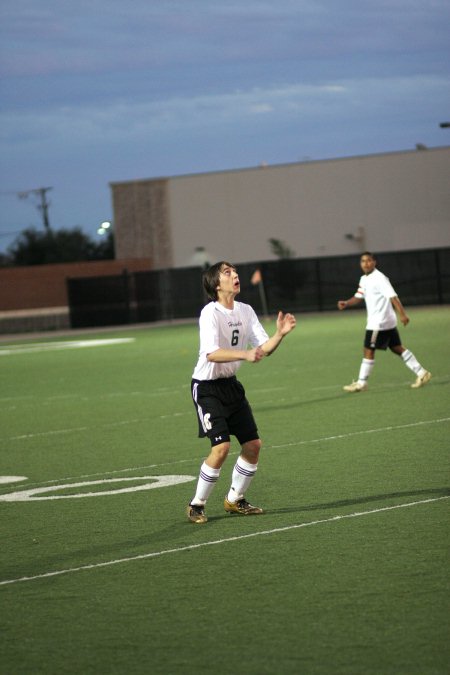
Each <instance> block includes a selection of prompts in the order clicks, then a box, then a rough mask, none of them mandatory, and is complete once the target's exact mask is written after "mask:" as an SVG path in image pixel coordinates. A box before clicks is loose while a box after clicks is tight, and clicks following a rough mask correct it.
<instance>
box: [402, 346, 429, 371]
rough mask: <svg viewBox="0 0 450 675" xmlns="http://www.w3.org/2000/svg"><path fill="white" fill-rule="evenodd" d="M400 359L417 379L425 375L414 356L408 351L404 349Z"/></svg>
mask: <svg viewBox="0 0 450 675" xmlns="http://www.w3.org/2000/svg"><path fill="white" fill-rule="evenodd" d="M401 357H402V359H403V363H404V364H405V366H408V368H409V369H410V370H412V371H413V373H415V374H416V375H418V376H419V377H422V375H423V374H424V373H425V368H423V367H422V366H421V365H420V363H419V362H418V360H417V359H416V357H415V356H414V354H413V353H412V352H410V351H409V349H406V350H405V351H404V352H402V355H401Z"/></svg>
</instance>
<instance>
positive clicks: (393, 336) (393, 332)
mask: <svg viewBox="0 0 450 675" xmlns="http://www.w3.org/2000/svg"><path fill="white" fill-rule="evenodd" d="M401 344H402V341H401V340H400V335H399V333H398V330H397V329H396V328H390V329H389V330H366V335H365V338H364V347H366V349H387V348H388V347H389V349H392V348H393V347H398V346H399V345H401Z"/></svg>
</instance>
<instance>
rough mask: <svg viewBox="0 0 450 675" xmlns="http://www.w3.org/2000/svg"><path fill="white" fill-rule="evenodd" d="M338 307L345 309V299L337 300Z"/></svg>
mask: <svg viewBox="0 0 450 675" xmlns="http://www.w3.org/2000/svg"><path fill="white" fill-rule="evenodd" d="M337 306H338V309H345V308H346V307H347V301H346V300H338V304H337Z"/></svg>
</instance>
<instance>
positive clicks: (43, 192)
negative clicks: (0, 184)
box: [0, 187, 53, 230]
mask: <svg viewBox="0 0 450 675" xmlns="http://www.w3.org/2000/svg"><path fill="white" fill-rule="evenodd" d="M49 190H53V188H51V187H40V188H33V189H31V190H6V191H5V190H2V191H1V192H0V195H3V196H6V195H16V196H17V197H19V199H28V197H29V196H30V195H33V196H36V197H38V199H39V203H38V204H37V208H38V210H39V211H40V212H41V213H42V222H43V225H44V227H45V229H46V230H49V229H50V218H49V215H48V209H49V206H50V202H49V201H48V199H47V192H48V191H49Z"/></svg>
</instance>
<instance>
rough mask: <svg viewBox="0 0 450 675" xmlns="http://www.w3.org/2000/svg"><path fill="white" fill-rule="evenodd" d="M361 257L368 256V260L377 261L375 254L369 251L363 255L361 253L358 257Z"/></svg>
mask: <svg viewBox="0 0 450 675" xmlns="http://www.w3.org/2000/svg"><path fill="white" fill-rule="evenodd" d="M363 255H368V256H369V258H372V260H376V259H377V256H376V255H375V253H371V252H370V251H363V253H361V256H360V257H361V258H362V257H363Z"/></svg>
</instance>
